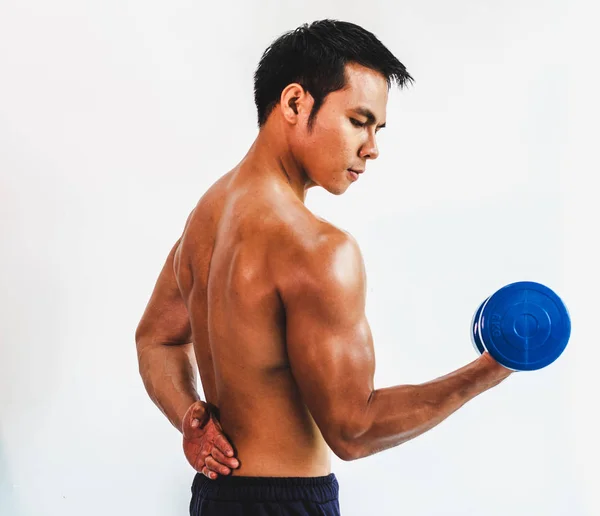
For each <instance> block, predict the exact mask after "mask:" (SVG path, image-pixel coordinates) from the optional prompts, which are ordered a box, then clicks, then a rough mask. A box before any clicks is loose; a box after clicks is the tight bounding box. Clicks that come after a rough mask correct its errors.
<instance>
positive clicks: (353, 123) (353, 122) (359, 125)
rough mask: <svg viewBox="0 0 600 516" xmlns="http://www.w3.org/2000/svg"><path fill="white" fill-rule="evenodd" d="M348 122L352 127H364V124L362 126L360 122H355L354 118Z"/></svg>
mask: <svg viewBox="0 0 600 516" xmlns="http://www.w3.org/2000/svg"><path fill="white" fill-rule="evenodd" d="M350 122H352V125H354V126H355V127H364V126H365V124H363V123H362V122H359V121H358V120H356V118H351V119H350Z"/></svg>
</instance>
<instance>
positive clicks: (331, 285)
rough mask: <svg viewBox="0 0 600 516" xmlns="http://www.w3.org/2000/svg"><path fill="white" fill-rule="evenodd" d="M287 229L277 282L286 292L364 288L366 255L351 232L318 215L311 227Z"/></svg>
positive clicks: (278, 262) (277, 270)
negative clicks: (363, 254)
mask: <svg viewBox="0 0 600 516" xmlns="http://www.w3.org/2000/svg"><path fill="white" fill-rule="evenodd" d="M313 217H314V216H313ZM286 232H287V233H288V234H287V239H288V242H287V245H286V246H285V248H284V250H283V252H282V253H281V254H279V255H278V256H279V257H278V259H277V266H276V283H277V286H278V289H279V291H280V293H281V294H282V295H283V296H285V295H293V294H294V293H303V292H304V293H308V292H321V293H327V292H334V291H339V292H344V291H355V290H356V289H359V290H362V287H363V286H364V282H365V270H364V262H363V257H362V254H361V251H360V248H359V245H358V242H357V241H356V239H355V238H354V237H353V236H352V235H351V234H350V233H348V232H347V231H344V230H342V229H340V228H338V227H336V226H334V225H333V224H331V223H329V222H327V221H324V220H322V219H318V218H316V217H314V220H313V224H311V229H310V230H308V231H307V230H306V229H305V228H303V227H302V228H288V229H287V230H286Z"/></svg>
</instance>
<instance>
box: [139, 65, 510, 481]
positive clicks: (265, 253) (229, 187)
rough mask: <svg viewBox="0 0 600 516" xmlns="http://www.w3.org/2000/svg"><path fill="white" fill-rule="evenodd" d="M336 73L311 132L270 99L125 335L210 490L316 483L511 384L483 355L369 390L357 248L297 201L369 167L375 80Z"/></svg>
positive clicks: (289, 102) (379, 95) (294, 92)
mask: <svg viewBox="0 0 600 516" xmlns="http://www.w3.org/2000/svg"><path fill="white" fill-rule="evenodd" d="M346 77H347V85H346V87H345V88H344V89H343V90H340V91H336V92H333V93H331V94H329V95H328V96H327V98H326V99H325V102H324V104H323V105H322V107H321V109H320V111H319V113H318V115H317V118H316V120H315V122H314V126H313V127H312V129H309V127H308V125H307V122H308V117H309V114H310V112H311V108H312V106H313V103H314V100H313V98H312V96H311V95H310V93H309V92H307V91H305V90H304V89H303V88H302V86H300V85H299V84H290V85H288V86H287V87H286V88H285V89H284V90H283V91H282V93H281V97H280V102H279V104H278V105H277V106H276V107H275V109H274V111H273V112H272V113H271V115H270V116H269V118H268V120H267V122H266V124H265V125H264V126H263V127H262V128H261V130H260V132H259V134H258V136H257V138H256V140H255V142H254V143H253V145H252V147H251V148H250V150H249V151H248V153H247V155H246V156H245V157H244V158H243V160H242V161H241V162H240V163H239V164H238V165H237V166H236V167H235V168H234V169H233V170H231V171H230V172H228V173H226V174H225V175H223V176H222V177H221V178H220V179H219V180H218V181H217V182H216V183H215V184H214V185H213V186H212V187H211V188H210V189H209V190H208V191H207V192H206V193H205V195H204V196H203V197H202V198H201V199H200V201H199V202H198V204H197V205H196V207H195V208H194V210H193V211H192V213H191V215H190V217H189V218H188V221H187V223H186V226H185V229H184V231H183V234H182V236H181V238H180V239H179V240H178V241H177V242H176V243H175V246H174V247H173V249H172V250H171V253H170V254H169V256H168V258H167V261H166V262H165V266H164V268H163V270H162V272H161V275H160V276H159V279H158V282H157V285H156V287H155V289H154V292H153V294H152V297H151V299H150V301H149V303H148V306H147V308H146V311H145V313H144V316H143V317H142V320H141V321H140V324H139V326H138V330H137V332H136V342H137V349H138V357H139V363H140V373H141V375H142V378H143V380H144V384H145V386H146V389H147V390H148V393H149V395H150V397H151V398H152V399H153V401H154V402H155V403H156V404H157V406H158V407H159V408H160V409H161V410H162V411H163V412H164V413H165V415H166V416H167V418H169V420H170V421H171V423H172V424H173V425H174V426H175V427H176V428H178V429H179V430H180V431H182V432H183V435H184V451H185V453H186V457H187V458H188V461H189V462H190V464H192V466H193V467H194V468H195V469H196V470H198V471H202V472H203V473H204V474H205V475H207V476H209V477H210V478H216V477H217V474H222V475H227V474H232V475H245V476H323V475H327V474H329V473H330V472H331V466H330V458H331V451H333V452H334V453H335V454H336V455H337V456H339V457H340V458H342V459H343V460H354V459H358V458H361V457H366V456H368V455H371V454H373V453H377V452H379V451H382V450H384V449H388V448H391V447H393V446H398V445H399V444H401V443H403V442H406V441H407V440H409V439H412V438H414V437H416V436H417V435H420V434H422V433H423V432H425V431H427V430H428V429H430V428H432V427H433V426H435V425H437V424H439V423H440V422H441V421H443V420H444V419H445V418H447V417H448V416H449V415H450V414H452V413H453V412H454V411H456V410H457V409H458V408H460V407H461V406H462V405H464V404H465V403H466V402H467V401H469V400H470V399H472V398H474V397H475V396H477V395H478V394H480V393H481V392H484V391H485V390H487V389H489V388H491V387H493V386H495V385H497V384H499V383H500V382H501V381H503V380H504V379H505V378H506V377H508V376H509V375H510V374H511V371H510V370H508V369H505V368H504V367H502V366H501V365H499V364H498V363H496V362H495V361H494V360H493V359H492V358H491V357H490V356H489V355H488V354H487V353H485V354H484V355H482V356H481V357H479V358H478V359H477V360H475V361H473V362H471V363H470V364H468V365H466V366H465V367H463V368H461V369H459V370H457V371H453V372H451V373H449V374H448V375H446V376H444V377H442V378H438V379H435V380H433V381H431V382H426V383H423V384H420V385H397V386H394V387H389V388H385V389H375V388H374V385H373V377H374V372H375V360H374V349H373V341H372V337H371V330H370V328H369V324H368V321H367V318H366V316H365V297H366V274H365V270H364V263H363V259H362V256H361V253H360V250H359V247H358V245H357V243H356V241H355V240H354V239H353V238H352V237H351V236H350V235H348V234H347V233H346V232H344V231H342V230H340V229H338V228H336V227H335V226H333V225H331V224H330V223H328V222H326V221H324V220H322V219H320V218H318V217H316V216H315V215H314V214H312V213H311V212H310V211H309V210H308V209H307V208H306V206H305V205H304V201H305V198H306V192H307V191H308V189H309V188H312V187H314V186H320V187H322V188H324V189H325V190H327V191H328V192H330V193H332V194H334V195H340V194H343V193H344V192H345V191H346V190H347V189H348V188H350V187H351V185H354V183H355V181H356V176H353V174H352V173H351V172H349V171H348V169H350V168H352V169H355V170H358V171H364V170H365V169H366V164H367V162H368V161H369V160H372V159H376V158H377V156H378V155H379V149H378V147H377V143H376V136H377V132H378V131H379V130H380V128H381V126H383V125H384V124H385V121H386V107H387V100H388V87H387V83H386V81H385V78H384V77H383V76H382V75H380V74H379V73H377V72H375V71H373V70H370V69H367V68H364V67H362V66H359V65H356V64H349V65H347V67H346ZM366 113H370V115H369V116H366ZM354 187H357V185H355V186H354ZM196 366H197V368H198V370H199V372H200V378H201V381H202V386H203V389H204V393H205V395H206V400H207V402H208V403H209V405H205V404H203V403H202V402H201V401H200V398H199V396H198V394H197V392H196V388H195V385H196V377H195V369H196ZM216 407H218V411H217V409H216ZM207 414H211V416H210V417H208V416H207ZM219 421H220V424H221V426H222V428H219V427H218V423H219ZM229 447H231V448H233V452H234V453H235V456H236V457H237V458H238V459H239V462H237V463H235V462H232V461H234V460H235V458H234V457H231V458H229V457H227V452H232V450H231V449H229Z"/></svg>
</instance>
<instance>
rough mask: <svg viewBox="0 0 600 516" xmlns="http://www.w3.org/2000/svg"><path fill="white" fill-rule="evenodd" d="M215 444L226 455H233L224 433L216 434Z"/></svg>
mask: <svg viewBox="0 0 600 516" xmlns="http://www.w3.org/2000/svg"><path fill="white" fill-rule="evenodd" d="M215 446H216V447H217V448H218V449H219V450H220V451H221V452H222V453H224V454H225V455H227V457H233V448H232V447H231V444H229V441H227V439H225V436H224V435H218V436H217V437H216V439H215Z"/></svg>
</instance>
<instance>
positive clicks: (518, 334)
mask: <svg viewBox="0 0 600 516" xmlns="http://www.w3.org/2000/svg"><path fill="white" fill-rule="evenodd" d="M478 311H480V312H481V313H480V315H479V318H478V324H477V327H478V328H477V331H478V336H479V339H480V341H481V342H482V343H483V347H484V348H485V349H486V350H487V351H488V352H489V353H490V355H492V357H493V358H494V359H495V360H496V361H498V362H500V363H501V364H502V365H504V366H505V367H508V368H509V369H514V370H516V371H533V370H536V369H541V368H542V367H546V366H547V365H549V364H551V363H552V362H554V361H555V360H556V359H557V358H558V357H559V356H560V355H561V354H562V352H563V351H564V349H565V347H566V346H567V343H568V341H569V337H570V335H571V320H570V317H569V312H568V310H567V307H566V306H565V305H564V303H563V302H562V300H561V299H560V298H559V297H558V296H557V295H556V294H555V293H554V292H553V291H552V290H551V289H549V288H548V287H546V286H545V285H541V284H540V283H535V282H532V281H521V282H517V283H511V284H510V285H507V286H505V287H503V288H501V289H500V290H498V291H497V292H496V293H494V294H493V295H491V296H490V297H489V298H488V299H487V300H486V301H485V302H484V304H483V305H482V306H481V307H480V310H478Z"/></svg>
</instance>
